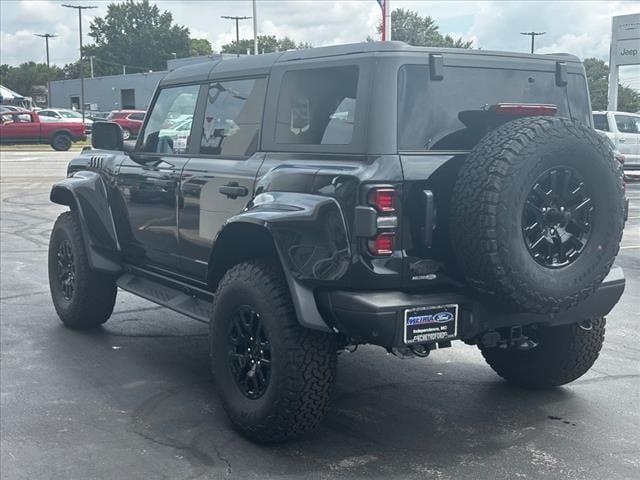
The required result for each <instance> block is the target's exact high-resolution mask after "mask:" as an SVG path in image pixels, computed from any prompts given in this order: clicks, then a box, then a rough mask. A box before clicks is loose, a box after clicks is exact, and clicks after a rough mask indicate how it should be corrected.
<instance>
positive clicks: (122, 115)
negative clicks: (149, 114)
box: [107, 110, 145, 140]
mask: <svg viewBox="0 0 640 480" xmlns="http://www.w3.org/2000/svg"><path fill="white" fill-rule="evenodd" d="M144 115H145V112H144V110H114V111H113V112H111V113H110V114H109V116H107V120H108V121H110V122H113V123H117V124H118V125H120V126H121V127H122V132H123V137H124V139H125V140H129V139H130V138H136V137H137V136H138V133H139V132H140V128H141V127H142V122H143V120H144Z"/></svg>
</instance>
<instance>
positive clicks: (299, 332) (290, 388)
mask: <svg viewBox="0 0 640 480" xmlns="http://www.w3.org/2000/svg"><path fill="white" fill-rule="evenodd" d="M234 282H241V283H244V284H246V285H248V286H250V287H251V288H255V289H258V291H260V292H261V294H262V295H263V296H264V298H265V299H269V301H270V302H271V303H272V305H273V306H274V310H275V311H276V312H277V316H278V317H279V320H280V323H279V331H278V332H277V334H279V335H281V336H282V338H283V339H284V341H285V343H286V350H287V352H286V358H287V364H286V365H284V368H285V370H286V379H285V381H283V382H281V383H280V384H279V385H276V387H277V388H278V390H279V392H280V394H279V396H278V398H277V400H276V402H275V404H274V407H273V409H272V414H271V415H269V416H268V417H267V418H265V419H264V420H263V421H262V422H260V423H258V424H252V425H246V424H245V423H243V422H242V419H239V418H236V417H234V416H233V415H232V413H231V412H230V411H229V409H228V408H227V406H226V405H225V408H226V409H227V413H229V414H230V418H231V420H232V422H233V423H234V424H235V425H236V427H237V428H238V429H239V430H240V431H242V432H243V433H245V434H246V435H247V436H248V437H249V438H251V439H252V440H254V441H257V442H261V443H272V442H281V441H284V440H288V439H291V438H294V437H298V436H300V435H302V434H304V433H307V432H310V431H312V430H314V429H315V428H317V426H318V425H319V424H320V422H321V420H322V419H323V418H324V417H325V415H326V414H327V412H328V409H329V401H330V398H331V394H332V392H333V388H334V384H335V377H336V369H337V356H336V350H337V345H336V340H335V336H334V335H331V334H327V333H323V332H319V331H315V330H311V329H307V328H304V327H302V326H300V324H299V323H298V320H297V318H296V314H295V311H294V307H293V303H292V301H291V295H290V293H289V288H288V286H287V283H286V281H285V279H284V275H283V273H282V270H281V267H280V265H278V264H277V263H276V262H274V261H269V260H257V261H251V262H247V263H241V264H238V265H236V266H234V267H232V268H231V269H230V270H229V271H228V272H227V273H226V274H225V276H224V278H223V279H222V281H221V283H220V285H219V287H218V294H217V295H216V299H218V298H220V294H221V292H222V294H223V292H224V290H225V288H227V287H228V286H229V285H231V284H233V283H234ZM216 299H214V303H213V308H212V312H214V315H215V312H216ZM211 326H212V328H211V335H212V337H213V338H216V336H217V335H224V334H225V333H224V332H220V331H219V330H218V327H219V324H218V323H217V322H216V321H215V316H214V317H212V321H211ZM271 334H272V335H273V332H272V333H271ZM213 357H214V353H213V352H212V358H213ZM215 380H216V378H215V374H214V382H215ZM270 387H271V386H270Z"/></svg>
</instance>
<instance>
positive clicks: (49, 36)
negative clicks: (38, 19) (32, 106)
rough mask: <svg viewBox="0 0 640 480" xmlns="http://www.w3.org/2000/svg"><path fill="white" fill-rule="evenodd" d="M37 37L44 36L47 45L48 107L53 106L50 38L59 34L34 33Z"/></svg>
mask: <svg viewBox="0 0 640 480" xmlns="http://www.w3.org/2000/svg"><path fill="white" fill-rule="evenodd" d="M34 35H35V36H36V37H41V38H44V42H45V45H46V47H47V108H49V107H51V66H50V65H49V39H50V38H55V37H57V36H58V35H53V34H51V33H43V34H40V33H34Z"/></svg>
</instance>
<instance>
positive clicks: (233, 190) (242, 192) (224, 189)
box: [218, 182, 249, 199]
mask: <svg viewBox="0 0 640 480" xmlns="http://www.w3.org/2000/svg"><path fill="white" fill-rule="evenodd" d="M218 191H219V192H220V193H221V194H223V195H226V196H227V198H233V199H235V198H238V197H246V196H247V195H249V190H248V189H247V187H243V186H241V185H238V182H231V183H227V184H226V185H223V186H221V187H220V188H219V189H218Z"/></svg>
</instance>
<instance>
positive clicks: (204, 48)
mask: <svg viewBox="0 0 640 480" xmlns="http://www.w3.org/2000/svg"><path fill="white" fill-rule="evenodd" d="M212 53H213V49H212V48H211V42H209V40H207V39H206V38H192V39H191V46H190V48H189V55H190V56H192V57H199V56H201V55H211V54H212Z"/></svg>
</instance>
